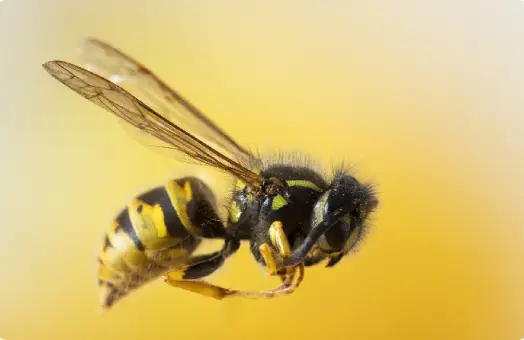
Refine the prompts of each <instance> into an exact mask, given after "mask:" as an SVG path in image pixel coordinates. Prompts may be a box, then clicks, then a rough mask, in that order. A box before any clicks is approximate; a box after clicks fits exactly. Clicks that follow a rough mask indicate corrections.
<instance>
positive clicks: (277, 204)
mask: <svg viewBox="0 0 524 340" xmlns="http://www.w3.org/2000/svg"><path fill="white" fill-rule="evenodd" d="M286 205H287V201H286V199H285V198H284V197H283V196H282V195H277V196H275V197H273V201H272V202H271V209H272V210H279V209H280V208H282V207H284V206H286Z"/></svg>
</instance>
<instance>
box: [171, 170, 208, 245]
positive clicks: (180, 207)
mask: <svg viewBox="0 0 524 340" xmlns="http://www.w3.org/2000/svg"><path fill="white" fill-rule="evenodd" d="M166 191H167V194H168V195H169V199H170V200H171V204H173V207H174V208H175V211H176V212H177V215H178V218H180V221H181V222H182V225H183V226H184V228H185V229H186V230H187V231H188V232H189V233H190V234H195V235H200V234H201V232H200V229H198V228H197V227H195V226H194V225H193V223H191V220H190V219H189V215H188V214H187V204H188V203H189V202H190V201H191V200H192V199H193V191H192V190H191V183H190V182H189V181H186V183H185V184H184V187H183V188H182V187H181V186H180V185H178V183H177V182H176V181H175V180H172V181H169V182H167V184H166Z"/></svg>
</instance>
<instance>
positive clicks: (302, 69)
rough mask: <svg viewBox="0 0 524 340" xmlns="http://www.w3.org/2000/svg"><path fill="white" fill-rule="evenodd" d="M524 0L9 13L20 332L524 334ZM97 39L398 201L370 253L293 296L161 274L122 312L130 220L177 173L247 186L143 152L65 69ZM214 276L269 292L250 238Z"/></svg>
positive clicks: (237, 130)
mask: <svg viewBox="0 0 524 340" xmlns="http://www.w3.org/2000/svg"><path fill="white" fill-rule="evenodd" d="M523 35H524V3H523V2H522V1H518V0H506V1H488V0H477V1H460V2H457V1H424V2H419V1H378V2H376V1H373V2H371V1H369V2H368V1H366V2H364V1H327V2H320V1H319V2H314V1H310V2H305V1H286V2H282V1H264V2H262V1H260V2H259V1H161V0H150V1H136V0H126V1H124V0H116V1H115V0H111V1H107V0H91V1H70V2H67V1H59V0H45V1H30V0H7V1H5V2H2V3H1V4H0V51H1V53H0V107H1V108H0V118H1V124H0V140H1V144H0V145H1V146H0V148H1V149H0V150H1V153H2V158H1V161H0V164H1V165H0V169H1V173H0V188H1V189H2V195H1V198H0V215H1V216H2V222H1V223H0V259H1V260H0V272H1V286H0V288H1V289H0V338H2V339H5V340H21V339H55V340H58V339H100V340H102V339H113V340H117V339H184V338H191V339H248V338H249V339H272V338H275V339H285V338H293V339H304V340H307V339H315V338H320V337H322V338H324V339H328V338H334V339H335V338H336V339H476V340H479V339H511V340H513V339H520V338H523V337H524V322H523V321H524V290H523V287H524V269H523V266H522V259H523V258H524V229H523V222H524V209H522V206H521V204H522V202H523V200H524V177H523V172H524V162H523V159H524V158H523V157H524V152H523V150H524V148H523V147H522V144H523V142H524V137H523V129H524V115H523V113H524V112H523V110H524V99H523V98H524V97H523V95H522V93H523V92H522V91H523V89H524V64H523V61H524V45H523V43H522V41H523V40H522V37H523ZM86 36H95V37H98V38H100V39H102V40H104V41H106V42H108V43H110V44H113V45H115V46H116V47H118V48H121V49H122V50H123V51H125V52H127V53H129V54H130V55H131V56H133V57H134V58H136V59H137V60H139V61H141V62H142V63H144V64H145V65H147V66H149V67H150V68H151V69H152V70H153V71H154V72H156V73H157V74H159V75H161V77H162V78H163V79H164V80H165V81H166V82H167V83H168V84H170V85H171V86H173V87H174V88H175V89H177V90H178V91H180V92H181V93H182V94H183V95H184V96H185V97H186V98H188V99H189V100H190V101H191V102H193V103H194V104H196V105H197V106H198V107H199V108H201V109H202V110H203V111H204V112H205V113H206V114H207V115H208V116H209V117H210V118H211V119H212V120H214V121H216V122H217V123H218V124H219V125H220V126H221V127H222V128H224V129H225V130H226V131H227V132H228V133H230V134H231V135H232V136H233V137H234V138H235V139H236V140H237V141H239V142H240V143H241V144H243V145H246V146H248V147H253V148H255V147H256V148H258V149H259V150H260V151H261V152H269V153H271V152H273V151H274V150H292V151H293V150H300V151H303V152H306V153H309V154H310V155H311V156H313V157H314V158H316V159H318V161H319V162H320V163H321V164H322V165H324V166H325V167H326V168H328V169H330V166H331V164H332V162H340V161H342V160H344V161H346V162H347V163H349V164H353V165H354V167H355V170H356V171H357V177H358V178H359V179H363V180H369V181H372V182H373V183H375V184H376V185H377V190H378V192H379V194H380V200H381V206H380V209H379V211H378V212H377V213H376V214H375V217H374V220H373V227H372V228H371V229H370V231H369V233H368V237H367V238H366V241H365V243H363V244H362V246H361V247H360V248H359V251H358V252H357V253H355V254H352V255H351V256H349V257H348V258H347V259H346V260H345V261H343V263H341V264H340V265H338V266H337V267H336V268H334V269H325V268H323V267H319V268H314V269H311V270H308V271H307V272H306V279H305V281H304V283H303V285H302V287H301V288H300V289H299V290H298V291H297V292H296V293H295V294H293V295H291V296H288V297H285V298H281V299H278V300H265V301H246V300H238V299H237V300H234V299H233V300H230V301H227V300H223V301H215V300H211V299H207V298H204V297H200V296H198V295H195V294H191V293H187V292H184V291H181V290H177V289H174V288H171V287H169V286H167V285H165V284H164V283H163V282H161V280H160V281H157V282H154V283H152V284H150V285H148V286H146V287H144V288H142V289H140V290H138V291H136V293H135V294H133V295H131V296H130V297H128V298H126V299H124V300H122V301H121V302H120V303H119V304H117V305H116V306H115V307H114V309H112V310H111V311H109V312H106V313H102V312H101V310H100V308H99V305H98V291H97V287H96V281H95V269H96V266H95V265H96V263H95V258H96V256H97V251H98V249H99V247H100V245H101V242H102V236H103V234H104V232H105V231H106V230H107V228H108V226H109V222H110V221H111V219H112V218H113V216H114V215H115V214H116V213H117V211H118V210H119V209H121V208H122V207H123V206H124V205H125V204H127V203H128V201H129V200H130V199H131V198H132V197H133V196H134V195H135V194H138V193H140V192H142V191H144V190H147V189H149V188H151V187H153V186H157V185H160V184H162V183H164V182H165V181H166V180H167V179H169V178H173V177H179V176H184V175H187V174H197V175H199V176H201V177H202V178H204V179H205V180H206V181H208V183H211V185H213V187H214V188H216V191H217V193H223V192H224V191H227V190H228V188H229V187H228V185H229V181H228V180H227V179H226V178H224V177H223V176H222V175H217V174H216V173H215V172H214V171H212V170H210V169H201V168H198V167H194V166H189V165H185V164H180V163H177V162H176V161H173V160H170V159H168V158H167V157H165V156H164V155H162V154H159V153H155V152H152V151H151V150H149V149H148V148H145V147H142V146H141V145H140V144H139V143H137V142H136V141H134V140H133V139H131V138H130V137H129V135H128V134H127V133H126V132H125V130H124V129H122V127H121V125H120V124H119V123H118V122H117V120H116V118H114V117H113V116H111V115H110V114H108V113H106V112H104V111H103V110H102V109H100V108H98V107H97V106H95V105H93V104H92V103H89V102H88V101H86V100H85V99H83V98H81V97H80V96H78V95H76V94H75V93H73V92H72V91H70V90H68V89H67V88H65V87H64V86H62V85H60V84H59V83H58V82H56V81H55V80H53V79H52V78H51V77H50V76H49V75H48V74H47V73H46V72H45V71H44V70H43V69H42V67H41V64H42V63H43V62H45V61H47V60H51V59H62V60H67V61H70V62H73V63H79V62H80V60H79V58H78V56H77V51H76V46H77V44H78V42H79V41H80V40H81V39H82V38H84V37H86ZM212 281H213V282H216V283H219V284H223V285H225V286H228V287H235V288H244V289H247V288H249V289H262V288H268V287H272V286H273V285H275V284H277V283H278V281H277V280H276V279H274V278H268V277H266V276H265V274H264V272H263V270H262V269H261V268H260V267H259V266H258V265H256V264H255V263H254V261H253V260H252V258H251V255H250V253H249V251H248V249H247V247H246V248H245V249H242V250H241V251H240V252H239V253H238V255H237V256H235V257H234V258H232V259H231V260H230V261H229V262H228V263H227V265H226V266H225V267H224V269H223V270H222V271H220V272H219V273H217V274H216V275H214V276H213V277H212Z"/></svg>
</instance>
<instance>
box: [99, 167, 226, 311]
mask: <svg viewBox="0 0 524 340" xmlns="http://www.w3.org/2000/svg"><path fill="white" fill-rule="evenodd" d="M223 235H224V228H223V225H222V223H221V222H220V219H219V217H218V215H217V213H216V205H215V199H214V196H213V194H212V193H211V191H210V190H209V188H208V187H207V186H206V185H205V184H204V183H203V182H202V181H201V180H199V179H197V178H194V177H186V178H181V179H177V180H171V181H169V182H168V183H167V184H166V185H165V186H162V187H157V188H154V189H152V190H150V191H148V192H146V193H144V194H141V195H140V196H138V197H137V198H135V199H133V200H132V201H131V203H130V204H129V205H128V206H127V207H126V208H124V209H123V210H122V211H121V212H120V213H119V214H118V216H117V218H116V219H115V220H114V221H113V222H112V224H111V227H110V229H109V231H108V232H107V234H106V236H105V239H104V243H103V246H102V249H101V251H100V256H99V268H98V282H99V288H100V302H101V304H102V306H103V307H105V308H109V307H111V306H112V305H113V304H114V303H115V302H117V301H118V300H119V299H121V298H122V297H124V296H125V295H127V294H128V293H129V292H130V291H131V290H133V289H135V288H137V287H140V286H142V285H144V284H145V283H146V282H148V281H150V280H151V279H154V278H157V277H159V276H160V275H162V274H163V273H165V272H166V271H167V270H169V269H177V268H181V267H184V265H185V263H187V261H188V259H189V258H190V256H191V254H192V253H193V251H194V250H195V249H196V248H197V246H198V245H199V243H200V241H201V238H202V237H205V238H214V237H222V236H223Z"/></svg>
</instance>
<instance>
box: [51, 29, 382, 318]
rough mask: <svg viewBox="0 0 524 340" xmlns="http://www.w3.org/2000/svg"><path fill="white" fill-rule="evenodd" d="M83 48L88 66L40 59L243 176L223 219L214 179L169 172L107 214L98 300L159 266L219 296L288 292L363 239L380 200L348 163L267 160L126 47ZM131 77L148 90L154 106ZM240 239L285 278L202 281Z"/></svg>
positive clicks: (170, 277)
mask: <svg viewBox="0 0 524 340" xmlns="http://www.w3.org/2000/svg"><path fill="white" fill-rule="evenodd" d="M80 51H81V52H80V53H81V56H82V57H83V58H84V60H85V61H86V62H85V66H86V68H83V67H79V66H76V65H74V64H71V63H68V62H65V61H60V60H53V61H49V62H46V63H44V64H43V67H44V68H45V70H46V71H47V72H48V73H49V74H50V75H51V76H53V77H54V78H55V79H57V80H58V81H59V82H61V83H63V84H64V85H66V86H67V87H69V88H70V89H72V90H73V91H75V92H76V93H78V94H80V95H81V96H83V97H84V98H86V99H88V100H90V101H91V102H93V103H95V104H97V105H98V106H100V107H102V108H104V109H105V110H107V111H109V112H111V113H113V114H114V115H116V116H117V117H119V118H120V119H122V121H123V122H124V123H125V124H124V125H126V126H128V127H131V129H133V131H135V132H141V133H143V134H145V135H147V136H149V137H151V138H154V139H155V140H156V141H157V142H158V143H161V145H162V146H163V147H165V148H167V149H170V150H173V151H175V152H176V153H177V154H179V155H181V156H185V157H186V159H187V160H191V161H192V162H197V163H199V164H201V165H207V166H211V167H214V168H215V169H217V170H220V171H223V172H225V173H227V174H229V175H231V176H232V177H233V179H234V180H235V184H234V188H233V191H232V195H231V197H230V202H229V209H228V210H229V211H228V217H227V219H222V218H221V217H220V216H219V213H218V208H217V202H216V198H215V196H214V194H213V192H212V190H211V188H210V187H209V186H208V185H207V184H206V183H204V181H202V180H200V179H198V178H196V177H192V176H188V177H183V178H177V179H172V180H169V181H167V183H165V185H162V186H158V187H156V188H154V189H152V190H149V191H147V192H144V193H142V194H140V195H138V196H137V197H135V198H134V199H132V200H131V202H130V203H129V204H128V206H126V207H125V208H124V209H122V210H121V211H120V213H119V214H118V215H117V217H116V218H115V219H114V221H113V222H112V223H111V225H110V227H109V229H108V231H107V233H106V234H105V237H104V241H103V244H102V246H101V249H100V253H99V257H98V261H99V266H98V274H97V276H98V285H99V289H100V303H101V305H102V307H105V308H110V307H112V306H113V305H114V304H115V303H116V302H118V301H119V300H120V299H122V298H123V297H124V296H126V295H128V294H129V293H130V292H132V291H134V290H135V289H137V288H139V287H141V286H143V285H144V284H145V283H147V282H150V281H151V280H153V279H157V278H159V277H161V276H163V278H164V281H165V282H166V283H167V284H169V285H171V286H174V287H178V288H181V289H184V290H187V291H192V292H195V293H199V294H201V295H204V296H208V297H212V298H215V299H223V298H228V297H245V298H272V297H277V296H282V295H285V294H290V293H292V292H294V291H295V290H296V289H297V288H298V287H299V285H300V284H301V282H302V280H303V278H304V269H305V267H310V266H314V265H318V264H320V263H321V262H326V267H333V266H335V265H336V264H337V263H339V261H340V260H341V259H342V258H344V256H345V255H347V254H348V253H349V252H350V251H351V250H352V249H354V247H355V246H356V245H357V244H358V243H359V241H360V240H361V239H362V237H363V234H364V231H365V228H366V222H368V221H369V217H370V215H371V214H372V213H373V211H374V210H376V208H377V205H378V198H377V195H376V193H375V190H374V188H373V186H372V185H371V184H363V183H360V182H359V181H358V180H357V179H356V178H355V177H353V176H352V175H351V174H350V173H349V172H348V171H346V170H339V171H337V172H336V173H335V174H334V176H332V178H331V179H330V180H328V179H326V178H325V176H323V175H322V174H321V173H320V172H319V171H317V170H316V169H315V168H314V167H312V166H310V164H308V163H307V162H303V164H299V163H296V162H295V163H293V162H288V161H286V160H285V159H280V160H270V161H265V160H264V159H262V158H261V157H258V156H255V155H254V154H253V153H251V152H249V151H247V150H246V149H245V148H243V147H241V146H240V145H239V144H237V143H236V142H235V141H234V140H233V139H232V138H231V137H230V136H229V135H227V134H226V133H225V132H223V131H222V130H221V129H220V128H219V127H217V125H215V123H213V122H212V121H211V120H210V119H208V118H207V117H206V116H205V115H204V114H203V113H202V112H201V111H199V110H198V109H197V108H196V107H195V106H194V105H193V104H191V103H190V102H189V101H188V100H186V99H185V98H183V97H182V96H181V95H180V94H179V93H178V92H176V91H175V90H173V89H172V88H170V87H169V86H168V85H166V84H165V83H164V82H163V81H162V80H160V78H159V77H157V76H156V75H155V74H154V73H153V72H151V71H150V70H149V69H148V68H146V67H145V66H143V65H142V64H140V63H139V62H137V61H135V60H134V59H132V58H131V57H129V56H128V55H126V54H124V53H123V52H122V51H120V50H118V49H116V48H114V47H112V46H110V45H109V44H107V43H104V42H102V41H100V40H97V39H94V38H88V39H86V40H85V41H84V42H83V44H82V46H81V49H80ZM95 72H96V73H95ZM117 83H121V84H122V86H119V85H117ZM126 85H128V86H131V85H133V86H134V87H135V88H136V89H137V90H138V91H141V92H142V94H143V95H144V98H147V99H148V102H147V104H146V103H145V102H144V101H142V100H140V99H138V98H137V97H135V96H134V95H132V94H131V93H130V92H129V91H128V90H126V89H124V86H126ZM144 100H145V99H144ZM205 239H220V240H223V245H222V246H221V248H220V249H219V250H218V251H215V252H212V253H209V254H203V255H194V253H195V250H196V249H197V248H198V246H199V245H200V244H201V242H202V241H203V240H205ZM243 242H247V243H249V246H250V249H251V253H252V254H253V257H254V259H255V261H256V262H258V263H259V264H260V265H262V266H263V267H264V268H265V270H266V271H267V273H268V274H269V275H271V276H278V277H279V278H280V281H281V284H280V285H279V286H277V287H276V288H273V289H270V290H264V291H245V290H237V289H229V288H224V287H220V286H217V285H214V284H212V283H209V282H207V281H205V280H204V279H205V278H206V277H207V276H209V275H211V274H212V273H213V272H215V271H216V270H217V269H219V268H220V267H221V266H222V265H223V264H224V263H225V261H226V260H227V259H228V258H229V257H230V256H232V255H233V254H234V253H235V252H236V251H237V250H238V249H239V248H240V246H241V244H242V243H243Z"/></svg>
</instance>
